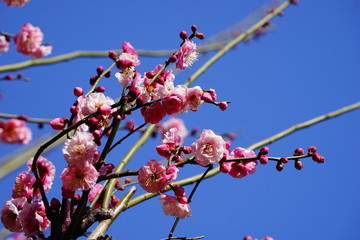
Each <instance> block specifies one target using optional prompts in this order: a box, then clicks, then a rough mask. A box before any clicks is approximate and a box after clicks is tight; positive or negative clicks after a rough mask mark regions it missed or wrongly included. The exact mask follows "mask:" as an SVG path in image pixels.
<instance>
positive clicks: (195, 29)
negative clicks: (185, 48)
mask: <svg viewBox="0 0 360 240" xmlns="http://www.w3.org/2000/svg"><path fill="white" fill-rule="evenodd" d="M191 31H192V32H193V33H194V32H196V31H197V27H196V25H192V26H191Z"/></svg>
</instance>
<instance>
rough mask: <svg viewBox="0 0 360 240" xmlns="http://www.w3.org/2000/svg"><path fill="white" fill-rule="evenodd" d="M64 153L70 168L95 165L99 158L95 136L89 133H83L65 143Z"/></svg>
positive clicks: (78, 133) (76, 134) (79, 132)
mask: <svg viewBox="0 0 360 240" xmlns="http://www.w3.org/2000/svg"><path fill="white" fill-rule="evenodd" d="M62 153H63V154H64V158H65V160H66V162H67V163H68V164H69V166H77V167H83V166H86V165H88V164H95V163H96V161H97V160H98V156H99V154H98V151H97V145H96V143H95V142H94V136H93V135H92V134H91V133H89V132H81V131H78V132H76V133H75V135H74V136H73V137H72V138H71V139H67V140H66V141H65V145H64V147H63V149H62Z"/></svg>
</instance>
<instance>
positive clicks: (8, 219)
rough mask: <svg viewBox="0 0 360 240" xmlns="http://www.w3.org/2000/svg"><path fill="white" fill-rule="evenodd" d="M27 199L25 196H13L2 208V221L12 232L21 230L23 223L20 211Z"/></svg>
mask: <svg viewBox="0 0 360 240" xmlns="http://www.w3.org/2000/svg"><path fill="white" fill-rule="evenodd" d="M26 202H27V199H26V198H25V197H21V198H15V199H14V198H13V199H11V200H9V201H7V202H6V203H5V204H4V206H3V207H2V209H1V222H2V224H3V225H4V227H5V228H6V229H7V230H9V231H11V232H21V231H22V225H21V221H20V219H19V213H20V211H21V210H22V209H23V207H24V205H25V203H26Z"/></svg>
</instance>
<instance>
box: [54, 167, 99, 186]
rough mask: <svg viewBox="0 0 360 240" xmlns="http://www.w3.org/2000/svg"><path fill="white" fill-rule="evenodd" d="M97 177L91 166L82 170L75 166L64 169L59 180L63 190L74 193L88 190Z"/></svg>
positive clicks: (97, 174)
mask: <svg viewBox="0 0 360 240" xmlns="http://www.w3.org/2000/svg"><path fill="white" fill-rule="evenodd" d="M98 177H99V173H98V171H96V169H95V167H94V166H93V165H90V164H89V165H87V166H84V167H82V168H78V167H76V166H68V167H65V169H64V171H63V172H62V173H61V176H60V179H61V180H62V184H63V187H64V188H65V189H69V190H72V191H76V190H79V189H82V190H89V189H90V188H91V187H93V186H94V185H95V184H96V181H97V179H98Z"/></svg>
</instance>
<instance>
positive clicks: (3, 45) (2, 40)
mask: <svg viewBox="0 0 360 240" xmlns="http://www.w3.org/2000/svg"><path fill="white" fill-rule="evenodd" d="M9 45H10V44H9V42H8V41H7V40H6V37H5V36H0V53H2V52H7V51H9Z"/></svg>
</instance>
